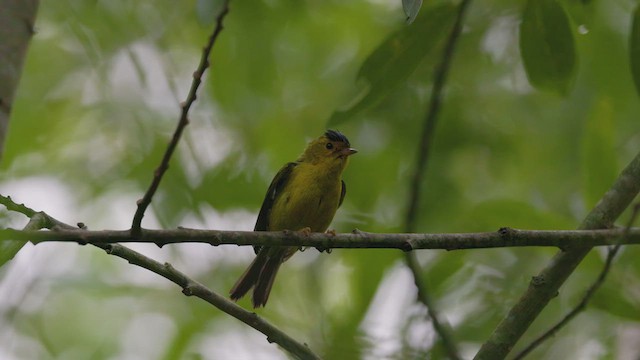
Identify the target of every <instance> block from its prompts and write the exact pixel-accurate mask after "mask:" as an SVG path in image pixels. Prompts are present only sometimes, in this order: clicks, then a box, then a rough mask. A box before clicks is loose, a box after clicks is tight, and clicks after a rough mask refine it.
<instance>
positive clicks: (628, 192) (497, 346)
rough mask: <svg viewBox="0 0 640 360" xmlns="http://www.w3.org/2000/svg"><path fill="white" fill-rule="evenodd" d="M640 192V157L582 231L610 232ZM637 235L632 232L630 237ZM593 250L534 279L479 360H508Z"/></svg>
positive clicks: (565, 258) (556, 261) (571, 253)
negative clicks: (507, 357)
mask: <svg viewBox="0 0 640 360" xmlns="http://www.w3.org/2000/svg"><path fill="white" fill-rule="evenodd" d="M639 191H640V154H638V155H636V157H635V158H634V159H633V160H632V161H631V163H629V165H627V167H626V168H625V169H624V170H623V171H622V173H621V174H620V176H619V177H618V179H616V181H615V183H614V184H613V186H612V187H611V189H609V191H607V193H606V194H604V196H603V197H602V199H600V201H599V202H598V204H597V205H596V206H595V208H593V210H591V212H590V213H589V215H587V217H586V218H585V219H584V221H583V222H582V224H581V225H580V227H579V229H583V230H586V229H598V228H609V227H611V226H612V225H613V222H614V221H615V219H617V218H618V217H619V216H620V214H621V213H622V212H623V211H624V209H625V208H627V206H629V204H630V203H631V201H633V199H634V198H635V197H636V196H637V195H638V192H639ZM631 233H633V231H631V232H630V234H631ZM591 248H592V247H591V246H590V245H587V244H585V245H584V247H580V248H575V249H571V250H567V251H561V252H559V253H557V254H556V255H555V256H554V258H553V259H552V260H551V262H550V263H549V265H548V266H547V268H546V269H544V270H542V272H541V273H540V274H539V275H537V276H534V277H533V279H532V281H531V283H530V285H529V288H528V289H527V290H526V292H525V293H524V294H523V295H522V297H521V298H520V300H519V301H518V303H517V304H515V305H514V306H513V307H512V308H511V310H510V311H509V314H507V316H506V317H505V318H504V319H503V320H502V322H501V323H500V324H499V325H498V327H497V328H496V329H495V330H494V332H493V334H491V337H490V338H489V340H487V342H485V343H484V344H483V345H482V347H481V348H480V351H478V353H477V354H476V356H475V359H478V360H484V359H487V360H494V359H504V358H505V357H506V356H507V354H509V352H510V351H511V349H513V346H514V345H515V344H516V342H517V341H518V340H519V339H520V337H521V336H522V334H524V332H525V331H526V330H527V329H528V328H529V326H530V325H531V323H532V322H533V320H535V318H536V317H538V315H539V314H540V312H542V309H544V307H545V306H546V305H547V303H548V302H549V301H550V300H551V299H552V298H554V297H555V296H557V294H558V289H559V288H560V286H561V285H562V284H563V283H564V282H565V280H566V279H567V278H568V277H569V275H571V273H572V272H573V271H574V270H575V269H576V267H577V266H578V264H580V262H581V261H582V259H584V257H585V256H586V255H587V254H588V253H589V251H590V250H591Z"/></svg>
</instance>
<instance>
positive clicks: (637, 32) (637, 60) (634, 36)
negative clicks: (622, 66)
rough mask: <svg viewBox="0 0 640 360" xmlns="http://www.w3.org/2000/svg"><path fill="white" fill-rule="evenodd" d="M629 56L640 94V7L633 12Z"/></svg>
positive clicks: (634, 79) (634, 80)
mask: <svg viewBox="0 0 640 360" xmlns="http://www.w3.org/2000/svg"><path fill="white" fill-rule="evenodd" d="M629 55H630V56H629V61H630V62H631V74H632V75H633V82H634V83H635V84H636V91H637V92H638V94H640V5H638V7H636V10H635V11H634V12H633V22H632V23H631V36H630V38H629Z"/></svg>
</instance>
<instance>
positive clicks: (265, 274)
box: [229, 249, 282, 308]
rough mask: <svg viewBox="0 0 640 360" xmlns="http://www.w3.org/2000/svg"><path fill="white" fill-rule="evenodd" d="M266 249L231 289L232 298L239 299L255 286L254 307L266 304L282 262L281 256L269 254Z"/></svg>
mask: <svg viewBox="0 0 640 360" xmlns="http://www.w3.org/2000/svg"><path fill="white" fill-rule="evenodd" d="M265 250H266V249H262V251H260V253H258V255H257V256H256V258H255V259H253V262H252V263H251V265H249V267H248V268H247V270H245V272H244V274H242V276H240V279H238V281H236V283H235V285H233V287H232V288H231V291H229V294H230V296H231V300H234V301H237V300H238V299H240V298H241V297H243V296H244V295H246V293H247V292H249V290H251V288H253V297H252V300H253V307H254V308H258V307H260V306H265V305H266V304H267V300H268V299H269V293H270V292H271V287H272V286H273V282H274V280H275V278H276V274H277V273H278V269H279V268H280V264H282V257H281V256H268V255H267V254H268V253H267V251H265Z"/></svg>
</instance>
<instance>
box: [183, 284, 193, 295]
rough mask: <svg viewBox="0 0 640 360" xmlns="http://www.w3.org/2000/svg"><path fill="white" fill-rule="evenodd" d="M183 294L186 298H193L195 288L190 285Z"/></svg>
mask: <svg viewBox="0 0 640 360" xmlns="http://www.w3.org/2000/svg"><path fill="white" fill-rule="evenodd" d="M182 293H183V294H185V295H186V296H193V286H191V285H190V284H189V285H187V286H185V287H183V288H182Z"/></svg>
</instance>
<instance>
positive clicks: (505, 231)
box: [498, 227, 516, 240]
mask: <svg viewBox="0 0 640 360" xmlns="http://www.w3.org/2000/svg"><path fill="white" fill-rule="evenodd" d="M515 233H516V230H514V229H512V228H510V227H501V228H500V229H498V234H500V236H502V237H503V238H505V239H506V240H510V239H511V237H512V236H513V235H514V234H515Z"/></svg>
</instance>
